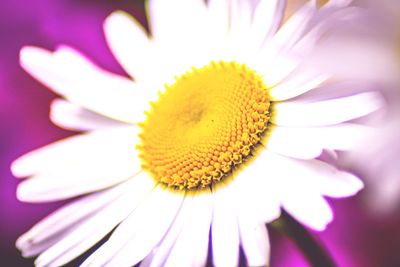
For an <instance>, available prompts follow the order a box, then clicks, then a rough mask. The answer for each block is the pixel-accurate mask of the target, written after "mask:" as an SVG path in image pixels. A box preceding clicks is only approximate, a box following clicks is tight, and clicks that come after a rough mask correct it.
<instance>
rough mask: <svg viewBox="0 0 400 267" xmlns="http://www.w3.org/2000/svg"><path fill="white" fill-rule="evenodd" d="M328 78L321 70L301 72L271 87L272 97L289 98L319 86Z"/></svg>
mask: <svg viewBox="0 0 400 267" xmlns="http://www.w3.org/2000/svg"><path fill="white" fill-rule="evenodd" d="M327 79H328V76H327V75H325V74H321V73H320V72H317V71H315V72H312V73H310V72H309V73H307V72H301V73H300V74H298V75H297V76H296V77H293V78H289V77H287V81H285V82H282V83H280V84H278V85H276V86H274V87H272V88H271V89H270V95H271V97H272V98H273V99H274V100H276V101H282V100H287V99H290V98H294V97H296V96H298V95H301V94H303V93H306V92H308V91H310V90H312V89H315V88H317V87H318V86H319V85H321V84H322V83H323V82H325V81H326V80H327Z"/></svg>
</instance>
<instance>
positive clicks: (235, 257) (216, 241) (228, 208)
mask: <svg viewBox="0 0 400 267" xmlns="http://www.w3.org/2000/svg"><path fill="white" fill-rule="evenodd" d="M230 189H231V188H229V187H221V188H219V189H218V190H217V191H216V192H215V193H214V212H213V220H212V227H211V236H212V253H213V263H214V266H237V265H238V263H239V228H238V222H237V217H236V209H235V202H236V195H235V194H234V193H236V192H235V191H232V190H230ZM244 194H245V193H244Z"/></svg>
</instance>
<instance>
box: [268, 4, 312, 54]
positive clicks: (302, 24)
mask: <svg viewBox="0 0 400 267" xmlns="http://www.w3.org/2000/svg"><path fill="white" fill-rule="evenodd" d="M316 10H317V7H316V5H315V3H314V1H310V2H308V3H306V4H304V5H303V7H301V8H300V9H299V10H298V11H296V13H294V14H293V15H292V17H290V19H289V20H288V21H287V22H285V24H284V25H283V26H282V27H281V29H280V30H279V31H278V32H277V33H276V35H275V36H274V37H273V38H272V40H271V42H272V44H273V46H276V47H280V48H281V49H283V50H287V49H290V48H291V47H292V46H293V45H294V44H295V43H296V42H297V41H298V40H299V38H300V37H301V36H302V35H303V34H304V32H305V30H306V28H307V26H308V23H309V22H310V20H311V19H312V17H313V15H314V14H315V12H316Z"/></svg>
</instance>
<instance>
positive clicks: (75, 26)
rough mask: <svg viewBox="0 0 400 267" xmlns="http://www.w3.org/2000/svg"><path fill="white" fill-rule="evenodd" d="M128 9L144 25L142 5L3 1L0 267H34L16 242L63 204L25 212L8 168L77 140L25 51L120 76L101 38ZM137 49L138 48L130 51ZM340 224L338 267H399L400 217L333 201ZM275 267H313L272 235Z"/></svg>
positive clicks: (330, 241) (328, 241) (334, 244)
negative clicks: (62, 51)
mask: <svg viewBox="0 0 400 267" xmlns="http://www.w3.org/2000/svg"><path fill="white" fill-rule="evenodd" d="M116 9H123V10H126V11H128V12H130V13H131V14H133V15H134V16H135V17H136V18H138V19H139V20H140V21H141V22H142V23H144V24H145V21H146V19H145V16H144V9H143V2H142V1H140V0H139V1H134V0H130V1H129V0H126V1H125V0H108V1H107V0H98V1H95V0H79V1H78V0H69V1H67V0H58V1H54V0H41V1H37V0H24V1H12V0H2V1H0V40H1V41H0V237H1V238H0V259H1V264H0V265H1V266H32V265H33V260H31V259H23V258H22V257H21V256H20V254H19V252H18V251H17V250H16V249H15V247H14V242H15V240H16V238H17V237H18V236H19V235H20V234H22V233H23V232H24V231H26V230H27V229H28V228H29V227H30V226H32V225H33V224H34V223H35V222H37V221H38V220H39V219H41V218H42V217H44V216H45V215H46V214H48V213H49V212H51V211H52V210H54V209H55V208H56V207H58V206H59V205H60V203H53V204H45V205H38V204H25V203H20V202H18V201H17V200H16V198H15V189H16V185H17V184H18V181H17V179H16V178H14V177H13V176H12V175H11V173H10V171H9V166H10V163H11V162H12V160H13V159H15V158H16V157H18V156H20V155H22V154H23V153H25V152H28V151H29V150H31V149H34V148H37V147H40V146H43V145H45V144H48V143H50V142H53V141H55V140H58V139H61V138H63V137H66V136H68V135H71V134H73V132H68V131H65V130H61V129H59V128H57V127H56V126H54V125H52V124H51V123H50V121H49V119H48V112H49V104H50V101H51V100H52V99H54V98H55V95H54V94H53V93H51V92H50V91H48V90H46V89H45V88H44V87H43V86H42V85H40V84H39V83H38V82H36V81H35V80H33V79H32V78H31V77H30V76H29V75H27V74H26V73H25V72H24V71H23V70H22V69H21V68H20V67H19V64H18V53H19V50H20V48H21V47H22V46H24V45H36V46H41V47H45V48H47V49H54V48H55V47H56V46H57V45H59V44H68V45H72V46H74V47H76V48H78V49H79V50H80V51H82V52H83V53H85V54H86V55H88V56H89V57H90V58H91V59H93V60H94V61H95V62H96V63H98V64H99V65H100V66H102V67H104V68H106V69H108V70H111V71H114V72H117V73H121V74H123V71H122V69H121V68H120V67H119V66H118V64H117V62H116V61H115V60H114V58H113V57H112V55H111V53H110V51H109V50H108V48H107V46H106V43H105V40H104V37H103V32H102V25H103V20H104V18H105V17H106V16H107V15H108V14H110V13H111V12H112V11H113V10H116ZM132 49H133V48H132ZM331 203H332V205H333V207H334V209H335V217H336V218H335V221H334V222H333V223H332V224H331V225H330V226H329V227H328V229H327V230H326V231H325V232H323V233H319V234H317V236H318V238H319V239H320V240H322V242H323V243H325V245H326V246H327V248H328V249H329V250H330V252H331V254H332V255H333V257H334V258H335V259H336V261H337V262H338V263H339V265H340V266H363V267H369V266H370V267H374V266H382V267H392V266H393V267H395V266H400V253H399V249H400V215H399V213H398V212H397V213H395V214H389V215H387V216H386V217H382V216H377V215H374V214H373V213H372V212H371V211H369V210H368V207H366V205H364V203H363V194H362V193H361V194H360V195H359V196H357V197H356V198H353V199H347V200H335V201H331ZM271 242H272V266H308V265H307V262H306V261H305V259H304V258H303V256H302V255H301V253H300V252H299V251H298V250H297V248H296V247H295V245H294V244H293V243H292V242H291V241H290V240H289V239H287V238H286V237H284V236H282V234H281V233H278V232H276V231H272V233H271Z"/></svg>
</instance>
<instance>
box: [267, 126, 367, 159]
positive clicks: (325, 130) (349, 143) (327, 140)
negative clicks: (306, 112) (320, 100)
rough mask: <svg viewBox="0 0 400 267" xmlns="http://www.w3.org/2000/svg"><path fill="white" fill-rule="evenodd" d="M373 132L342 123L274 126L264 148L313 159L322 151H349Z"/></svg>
mask: <svg viewBox="0 0 400 267" xmlns="http://www.w3.org/2000/svg"><path fill="white" fill-rule="evenodd" d="M373 132H374V130H373V129H371V128H368V127H366V126H362V125H357V124H351V123H341V124H337V125H333V126H327V127H309V128H299V127H280V126H277V127H273V128H271V130H270V132H269V136H268V138H267V139H266V141H265V142H264V144H265V146H266V147H267V148H268V149H269V150H271V151H273V152H276V153H279V154H281V155H284V156H289V157H294V158H299V159H312V158H316V157H318V156H319V155H320V154H321V153H322V150H323V149H334V150H352V149H355V148H358V147H360V146H361V145H362V144H364V143H365V142H366V141H367V140H368V138H369V137H370V136H371V135H372V133H373Z"/></svg>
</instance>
